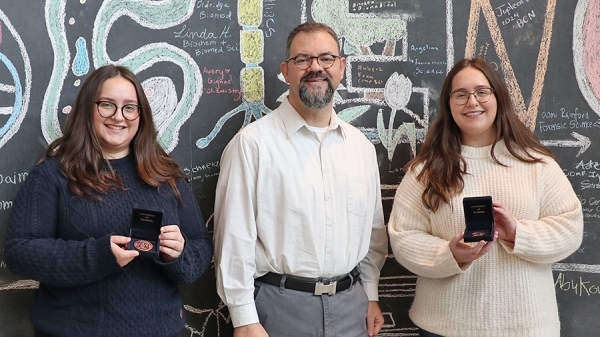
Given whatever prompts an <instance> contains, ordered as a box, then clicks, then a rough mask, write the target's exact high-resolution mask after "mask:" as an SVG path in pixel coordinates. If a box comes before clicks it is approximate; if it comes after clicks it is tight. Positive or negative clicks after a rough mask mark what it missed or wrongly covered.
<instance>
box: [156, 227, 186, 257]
mask: <svg viewBox="0 0 600 337" xmlns="http://www.w3.org/2000/svg"><path fill="white" fill-rule="evenodd" d="M158 238H159V239H160V253H161V257H162V259H163V261H166V262H171V261H175V260H176V259H177V258H178V257H179V255H181V252H182V251H183V247H185V239H184V238H183V235H182V234H181V230H180V229H179V226H177V225H167V226H163V227H161V228H160V236H159V237H158Z"/></svg>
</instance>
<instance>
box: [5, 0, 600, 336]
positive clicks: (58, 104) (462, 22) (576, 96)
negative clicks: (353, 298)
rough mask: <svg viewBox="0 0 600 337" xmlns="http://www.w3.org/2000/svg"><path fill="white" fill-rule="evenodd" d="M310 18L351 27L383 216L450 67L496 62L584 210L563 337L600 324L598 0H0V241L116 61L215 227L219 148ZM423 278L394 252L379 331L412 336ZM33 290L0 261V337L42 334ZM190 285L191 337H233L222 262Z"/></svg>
mask: <svg viewBox="0 0 600 337" xmlns="http://www.w3.org/2000/svg"><path fill="white" fill-rule="evenodd" d="M304 21H322V22H325V23H328V24H329V25H331V26H332V27H333V28H334V29H335V30H336V31H337V32H338V33H339V35H340V38H341V41H340V42H341V45H342V47H343V54H344V55H346V56H347V58H348V69H347V72H346V76H345V80H344V81H343V82H342V85H341V87H340V88H339V90H338V93H337V94H338V95H336V110H337V111H338V113H339V114H340V116H342V118H343V119H345V120H347V121H349V122H350V123H352V124H353V125H355V126H357V127H358V128H359V129H360V130H362V131H363V133H364V134H365V135H366V136H367V137H368V138H369V139H370V140H371V141H372V142H373V144H374V145H375V147H376V149H377V153H378V160H379V166H380V172H381V182H382V196H383V203H384V209H385V212H386V214H389V211H390V209H391V203H392V198H393V194H394V191H395V189H396V187H397V186H398V183H399V182H400V181H401V179H402V176H403V170H402V167H403V166H404V164H405V163H406V162H407V161H408V160H409V159H410V157H411V156H412V155H413V154H414V153H416V152H417V151H418V150H419V147H420V144H421V143H422V141H423V139H424V135H425V133H426V131H427V129H428V126H429V122H430V121H431V120H433V119H434V118H435V117H436V115H437V111H438V108H437V107H438V103H439V102H438V94H439V90H440V87H441V84H442V81H443V78H444V75H445V73H446V72H447V71H448V70H449V68H450V67H451V65H452V64H453V63H454V62H455V61H456V60H458V59H460V58H462V57H464V56H474V55H476V56H483V57H486V58H487V59H489V60H490V61H491V62H493V64H494V65H495V66H496V67H497V69H498V70H499V71H500V72H501V73H502V75H503V76H504V78H505V79H506V80H507V82H508V84H509V88H510V90H511V94H512V97H513V98H514V101H515V104H516V106H517V108H518V110H519V112H520V116H521V118H522V120H523V121H525V123H526V124H527V125H528V126H529V127H530V128H531V129H532V130H534V131H535V133H536V135H537V136H538V137H539V138H540V139H541V140H542V141H543V142H544V144H546V145H548V146H550V147H551V149H552V150H553V151H555V153H556V154H557V156H558V157H559V159H560V164H561V166H562V167H563V169H564V172H565V173H566V174H567V176H568V177H569V179H570V181H571V183H572V185H573V187H574V188H575V190H576V192H577V194H578V195H579V198H580V200H581V202H582V204H583V207H584V215H585V237H584V240H583V244H582V246H581V248H580V249H579V250H578V251H577V252H576V253H575V254H573V255H572V256H571V257H569V258H568V259H566V260H565V261H562V262H561V263H556V264H555V265H554V266H553V268H554V276H555V286H556V292H557V297H558V301H559V310H560V315H561V321H562V332H561V335H562V336H583V335H588V334H589V332H591V331H600V320H598V319H596V317H595V316H596V313H597V312H598V309H600V301H599V298H600V249H598V247H599V246H600V244H599V243H598V241H597V239H598V237H599V235H600V229H598V228H596V227H595V226H597V225H598V224H599V220H598V219H599V218H600V193H598V192H599V191H600V155H599V154H598V153H600V152H599V149H598V147H599V146H598V144H597V143H596V141H600V136H599V133H598V128H599V127H600V118H599V115H600V76H599V72H600V70H599V69H600V67H599V64H598V62H600V61H598V58H597V57H596V55H597V54H598V52H600V42H598V41H600V36H598V29H597V27H598V26H599V25H600V4H598V3H597V2H594V1H591V0H578V1H557V0H510V1H507V0H501V1H496V0H494V1H492V0H472V1H451V0H445V1H444V0H435V1H431V0H420V1H419V0H369V1H367V0H244V1H242V0H238V1H234V0H196V1H193V0H192V1H189V0H171V1H150V0H146V1H133V0H105V1H86V0H79V1H66V0H46V1H34V0H2V2H1V3H0V242H4V236H5V227H6V223H7V221H8V217H9V213H10V210H11V207H12V199H13V197H14V196H15V194H16V192H17V190H18V188H19V186H20V185H21V183H22V182H23V181H24V179H25V178H26V176H27V172H28V171H29V170H30V169H31V168H32V167H33V165H35V163H36V162H37V161H38V159H39V158H40V156H41V155H42V153H43V150H44V148H45V146H46V145H47V144H48V143H49V142H50V141H52V140H53V139H56V137H58V136H59V135H60V134H61V132H60V126H61V125H62V123H64V120H65V117H66V115H67V114H68V112H69V109H70V106H71V104H72V101H73V99H74V97H75V95H76V93H77V90H78V87H79V86H80V84H81V82H82V81H83V80H84V78H85V77H86V75H87V74H89V72H91V71H92V70H93V69H95V68H96V67H98V66H99V65H102V64H105V63H107V62H117V63H121V64H124V65H126V66H129V67H130V68H131V69H132V70H133V71H134V72H135V73H137V74H138V76H139V77H140V78H141V79H142V80H143V81H144V87H145V89H146V91H147V93H148V95H149V97H150V100H151V103H152V106H153V109H154V110H155V111H154V117H155V121H156V123H157V126H158V128H159V136H160V139H161V142H162V144H163V146H164V147H165V148H166V149H167V151H168V152H169V153H170V154H171V155H172V156H173V157H175V158H176V160H177V161H178V162H179V163H180V164H181V165H182V166H183V167H184V168H185V171H186V173H187V175H188V178H189V180H190V182H191V184H192V187H193V189H194V192H195V195H196V197H197V199H198V202H199V204H200V206H201V208H202V211H203V213H204V215H205V217H206V219H207V224H208V226H209V230H211V231H212V226H213V221H212V213H213V203H214V193H215V192H214V189H215V185H216V180H217V178H218V172H219V160H220V155H221V152H222V150H223V148H224V147H225V145H226V144H227V142H228V141H229V140H230V139H231V137H232V136H233V135H234V134H235V133H236V132H237V131H238V130H239V129H240V128H242V127H243V126H244V125H246V124H247V123H250V122H251V121H253V120H255V119H257V118H260V117H261V116H263V115H264V114H267V113H268V112H270V111H271V110H272V109H274V108H275V107H277V106H278V104H279V103H278V100H279V99H280V98H281V97H282V96H283V95H285V92H286V90H287V86H286V84H285V83H284V81H283V80H282V78H281V77H280V74H279V63H280V62H281V60H283V58H284V48H285V39H286V37H287V34H288V33H289V31H290V30H291V29H292V28H293V27H294V26H296V25H297V24H299V23H301V22H304ZM2 247H3V246H2V243H0V248H2ZM415 281H416V278H415V276H414V275H411V274H410V273H409V272H407V271H406V270H405V269H404V268H402V267H401V266H399V265H398V264H397V263H396V262H395V260H394V259H393V257H391V256H390V258H388V260H387V262H386V264H385V266H384V268H383V271H382V278H381V285H380V290H379V292H380V299H381V308H382V310H383V312H384V315H385V325H384V327H383V329H382V331H381V333H380V336H416V335H417V333H416V328H415V327H414V326H413V325H412V323H411V322H410V320H409V319H408V314H407V313H408V308H409V307H410V304H411V301H412V296H413V293H414V285H415ZM36 287H37V283H36V282H34V281H31V280H23V279H20V278H19V277H17V276H15V275H13V274H11V273H10V272H9V271H8V269H7V268H6V265H5V262H4V255H3V253H2V254H0V335H2V336H11V337H12V336H30V335H31V333H32V327H31V325H30V323H29V319H28V310H29V306H30V305H31V298H32V295H33V291H34V289H35V288H36ZM182 292H183V294H184V302H185V304H186V310H187V325H186V329H185V330H184V333H183V334H182V336H210V337H215V336H230V335H231V331H232V329H231V325H230V319H229V315H228V312H227V308H226V307H225V306H224V305H223V303H222V302H221V301H220V300H219V298H218V296H217V295H216V292H215V286H214V269H211V270H210V271H209V272H207V274H206V275H205V276H204V277H203V278H202V280H200V281H198V282H197V283H196V284H193V285H189V286H185V287H182Z"/></svg>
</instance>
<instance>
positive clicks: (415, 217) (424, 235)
mask: <svg viewBox="0 0 600 337" xmlns="http://www.w3.org/2000/svg"><path fill="white" fill-rule="evenodd" d="M422 193H423V186H422V185H421V184H419V182H418V181H417V179H416V176H415V174H414V173H413V172H412V171H411V172H409V173H408V174H406V176H404V178H403V179H402V182H401V183H400V186H399V187H398V189H397V190H396V196H395V197H394V205H393V207H392V213H391V214H390V220H389V225H388V231H389V234H390V245H391V247H392V251H393V252H394V256H395V257H396V260H398V262H399V263H400V264H402V266H404V267H405V268H406V269H408V270H410V271H411V272H413V273H415V274H416V275H419V276H424V277H429V278H444V277H449V276H452V275H456V274H460V273H461V272H462V270H461V268H460V267H459V265H458V263H457V262H456V260H455V259H454V256H453V255H452V252H451V251H450V246H449V241H448V240H445V239H443V238H440V237H438V236H435V235H433V234H432V226H431V220H430V214H429V211H428V210H427V209H426V208H425V206H424V205H423V203H422V202H421V195H422Z"/></svg>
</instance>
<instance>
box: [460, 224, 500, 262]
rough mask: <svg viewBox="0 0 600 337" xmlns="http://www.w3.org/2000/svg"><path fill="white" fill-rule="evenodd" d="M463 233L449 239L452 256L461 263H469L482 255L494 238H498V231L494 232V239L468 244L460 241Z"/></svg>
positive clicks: (488, 248) (489, 247)
mask: <svg viewBox="0 0 600 337" xmlns="http://www.w3.org/2000/svg"><path fill="white" fill-rule="evenodd" d="M463 237H464V234H458V235H456V236H454V237H453V238H452V240H450V251H451V252H452V255H453V256H454V259H455V260H456V262H457V263H458V264H459V265H461V264H464V263H470V262H473V261H475V260H477V259H478V258H480V257H482V256H483V255H485V253H487V252H488V251H489V250H490V249H491V248H492V246H493V245H494V243H495V242H496V239H498V232H497V231H496V232H494V240H492V241H483V240H482V241H479V242H477V244H476V245H475V246H471V245H468V244H466V243H464V242H461V240H462V239H463Z"/></svg>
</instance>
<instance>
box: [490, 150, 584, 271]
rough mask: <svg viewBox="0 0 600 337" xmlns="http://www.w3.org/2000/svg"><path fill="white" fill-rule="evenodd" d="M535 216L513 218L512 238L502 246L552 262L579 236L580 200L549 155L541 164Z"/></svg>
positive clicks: (535, 259)
mask: <svg viewBox="0 0 600 337" xmlns="http://www.w3.org/2000/svg"><path fill="white" fill-rule="evenodd" d="M541 167H542V168H541V170H540V172H539V177H538V186H539V190H540V198H541V199H540V216H539V219H517V232H516V236H515V242H514V244H513V243H509V242H505V241H501V244H502V245H503V246H504V248H505V249H506V250H507V251H508V252H511V253H512V254H515V255H516V256H519V257H521V258H522V259H524V260H527V261H530V262H533V263H555V262H558V261H560V260H562V259H564V258H566V257H568V256H569V255H571V254H572V253H573V252H575V250H577V248H579V246H580V245H581V241H582V239H583V212H582V208H581V202H580V201H579V199H578V198H577V195H576V194H575V192H574V191H573V187H572V186H571V183H570V182H569V180H568V179H567V177H566V176H565V175H564V173H563V172H562V170H561V168H560V166H559V165H558V164H557V163H556V162H555V161H554V160H551V159H546V164H542V165H541Z"/></svg>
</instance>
